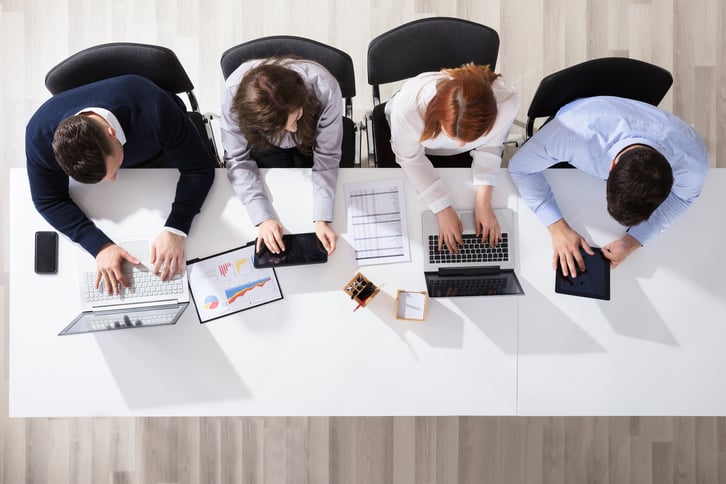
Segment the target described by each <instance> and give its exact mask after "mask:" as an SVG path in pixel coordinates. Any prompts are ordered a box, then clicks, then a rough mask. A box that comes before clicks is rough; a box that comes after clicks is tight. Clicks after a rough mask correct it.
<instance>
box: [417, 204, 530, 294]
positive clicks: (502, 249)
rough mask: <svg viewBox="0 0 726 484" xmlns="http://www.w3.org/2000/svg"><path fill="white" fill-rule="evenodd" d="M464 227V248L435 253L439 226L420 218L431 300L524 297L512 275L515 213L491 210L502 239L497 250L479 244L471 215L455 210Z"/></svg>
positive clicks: (429, 215) (429, 217) (434, 220)
mask: <svg viewBox="0 0 726 484" xmlns="http://www.w3.org/2000/svg"><path fill="white" fill-rule="evenodd" d="M456 213H457V215H458V216H459V218H460V219H461V223H462V226H463V234H462V238H463V239H464V247H460V250H459V254H453V253H451V252H449V251H448V249H447V248H446V247H444V248H442V250H441V251H439V250H438V237H439V224H438V220H437V218H436V215H435V214H434V213H433V212H431V211H429V210H427V211H425V212H423V214H422V223H421V227H422V236H423V239H422V245H421V246H422V247H423V251H424V276H425V278H426V288H427V289H428V292H429V296H430V297H457V296H492V295H503V294H524V291H523V290H522V285H521V284H520V283H519V280H518V279H517V276H516V275H515V273H514V250H513V242H514V241H513V240H512V236H513V234H514V231H513V228H514V212H513V211H512V210H510V209H508V208H501V209H494V214H495V215H496V217H497V220H499V226H500V228H501V232H502V236H501V241H500V242H499V244H498V245H497V246H496V247H490V246H489V244H488V243H487V244H482V243H481V237H477V236H476V230H475V227H476V225H475V221H474V211H473V210H457V211H456Z"/></svg>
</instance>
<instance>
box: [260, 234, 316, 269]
mask: <svg viewBox="0 0 726 484" xmlns="http://www.w3.org/2000/svg"><path fill="white" fill-rule="evenodd" d="M282 242H283V244H285V250H284V251H282V252H280V253H279V254H273V253H272V252H270V250H269V249H268V248H267V246H265V244H262V249H261V250H260V251H259V252H258V253H257V254H255V259H254V266H255V267H280V266H297V265H303V264H322V263H324V262H328V251H326V250H325V247H323V243H322V242H320V240H319V239H318V236H317V235H315V233H314V232H308V233H304V234H285V235H283V236H282ZM256 243H257V242H256V241H255V244H256Z"/></svg>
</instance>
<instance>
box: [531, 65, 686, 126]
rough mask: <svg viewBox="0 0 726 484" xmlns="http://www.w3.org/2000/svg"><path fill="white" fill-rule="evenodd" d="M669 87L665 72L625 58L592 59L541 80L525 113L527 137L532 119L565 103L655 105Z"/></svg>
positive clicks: (532, 123) (667, 75)
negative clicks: (590, 100)
mask: <svg viewBox="0 0 726 484" xmlns="http://www.w3.org/2000/svg"><path fill="white" fill-rule="evenodd" d="M672 84H673V76H671V74H670V72H668V71H667V70H665V69H663V68H661V67H658V66H656V65H653V64H649V63H647V62H643V61H640V60H637V59H629V58H627V57H604V58H601V59H592V60H589V61H585V62H582V63H580V64H577V65H574V66H572V67H568V68H566V69H562V70H561V71H557V72H555V73H553V74H550V75H548V76H547V77H545V78H543V79H542V80H541V81H540V83H539V86H538V87H537V91H535V93H534V97H533V98H532V102H531V104H530V105H529V110H528V111H527V128H526V133H527V138H530V137H531V136H532V134H533V131H534V121H535V119H536V118H542V117H552V116H554V115H555V114H557V111H558V110H559V109H560V108H561V107H562V106H564V105H565V104H567V103H569V102H571V101H574V100H575V99H579V98H583V97H592V96H617V97H624V98H628V99H635V100H638V101H642V102H646V103H648V104H652V105H653V106H657V105H658V103H660V102H661V100H662V99H663V97H664V96H665V95H666V93H667V92H668V89H670V87H671V85H672Z"/></svg>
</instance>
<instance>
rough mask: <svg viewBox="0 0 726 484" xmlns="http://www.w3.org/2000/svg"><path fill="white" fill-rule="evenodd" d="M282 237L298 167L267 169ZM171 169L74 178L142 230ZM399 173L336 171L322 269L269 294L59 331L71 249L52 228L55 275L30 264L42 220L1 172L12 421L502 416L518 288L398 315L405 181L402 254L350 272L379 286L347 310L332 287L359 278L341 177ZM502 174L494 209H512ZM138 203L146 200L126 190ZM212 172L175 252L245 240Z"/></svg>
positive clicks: (304, 206) (300, 203)
mask: <svg viewBox="0 0 726 484" xmlns="http://www.w3.org/2000/svg"><path fill="white" fill-rule="evenodd" d="M264 173H265V182H266V184H267V185H268V188H269V189H270V190H271V193H272V198H273V203H274V205H275V207H276V209H277V210H278V213H279V214H280V216H281V220H282V222H283V224H284V225H285V227H286V229H287V230H288V231H289V232H306V231H311V230H312V223H311V222H310V216H311V215H310V214H311V212H312V208H311V207H312V201H311V196H310V179H309V178H310V173H309V170H269V171H265V172H264ZM177 176H178V173H177V172H176V171H174V170H123V171H122V172H121V173H120V175H119V179H118V180H117V181H116V182H114V183H103V184H100V185H96V186H88V185H76V184H74V185H73V186H72V195H73V197H74V199H75V200H76V201H77V203H78V204H79V205H80V206H81V207H83V208H84V210H85V211H86V213H87V214H88V215H89V216H91V217H92V218H93V219H94V220H95V221H96V223H97V224H98V225H99V226H100V227H101V228H102V229H103V230H104V231H106V233H107V234H109V235H110V236H111V237H112V238H119V239H120V238H121V237H122V236H123V235H125V234H138V233H140V232H153V231H156V230H158V228H159V227H160V226H161V224H162V223H163V221H164V219H165V217H166V215H167V212H168V207H169V206H170V203H171V199H172V197H173V193H174V186H175V183H176V178H177ZM442 176H443V178H444V179H445V181H446V182H447V183H448V184H449V185H450V186H452V187H457V189H456V190H454V194H455V197H456V204H457V206H458V207H462V208H463V207H468V206H471V203H472V200H473V196H474V195H473V193H474V192H473V187H472V186H471V183H470V178H469V177H470V172H469V170H456V169H452V170H444V171H442ZM400 177H402V173H401V172H400V171H399V170H395V169H392V170H383V169H381V170H372V169H371V170H365V169H348V170H342V171H341V174H340V177H339V184H338V196H337V200H336V207H335V223H334V224H333V227H334V229H335V230H336V231H337V232H338V233H339V234H342V237H341V239H340V241H339V247H338V250H337V251H336V253H335V254H334V255H333V256H332V257H331V259H330V260H329V262H328V263H327V264H325V265H319V266H304V267H290V268H282V269H279V270H278V278H279V280H280V285H281V288H282V291H283V294H284V299H283V300H282V301H278V302H274V303H272V304H268V305H265V306H261V307H258V308H254V309H251V310H247V311H244V312H241V313H237V314H235V315H232V316H229V317H227V318H223V319H220V320H216V321H212V322H210V323H208V324H205V325H202V324H199V322H198V319H197V316H196V314H195V311H194V308H192V307H190V308H189V309H187V311H186V312H185V313H184V315H183V316H182V319H181V320H180V321H179V322H178V323H177V324H176V325H175V326H166V327H158V328H142V329H136V330H122V331H111V332H105V333H96V334H84V335H73V336H63V337H59V336H57V333H58V332H59V331H60V330H61V329H62V328H63V327H64V326H65V325H66V324H67V323H68V322H69V321H70V320H71V319H73V318H74V317H75V316H76V314H78V312H79V310H80V304H79V302H78V295H77V282H76V270H75V267H76V260H77V259H76V258H77V256H79V255H80V256H84V257H85V256H86V255H84V253H83V252H82V249H80V248H79V247H78V246H76V245H75V244H73V243H71V242H70V241H68V240H67V239H65V238H64V237H61V240H60V263H59V272H58V274H57V275H52V276H48V275H45V276H40V275H36V274H34V273H33V269H32V261H33V236H34V235H33V234H34V232H35V231H36V230H47V229H49V228H50V227H49V226H48V225H47V223H46V222H45V221H44V220H43V219H42V218H41V217H40V216H39V215H38V214H37V212H36V211H35V209H34V208H33V206H32V202H31V200H30V197H29V190H28V183H27V179H26V174H25V172H24V170H22V169H11V183H10V186H11V194H10V200H11V214H10V226H11V227H13V230H12V233H11V234H10V254H11V257H10V258H11V266H10V274H11V280H10V384H9V388H10V416H12V417H27V416H81V415H409V414H417V415H447V414H451V415H460V414H463V415H483V414H497V415H512V414H514V413H515V412H516V404H517V401H516V397H517V307H518V299H519V297H518V296H501V297H488V298H485V299H480V298H458V299H431V300H430V305H429V311H428V319H427V321H426V322H425V323H415V322H405V321H397V320H396V319H395V318H394V299H395V294H396V290H397V289H399V288H400V289H407V290H424V289H425V284H424V278H423V274H422V262H421V248H420V236H419V234H420V230H421V228H420V226H421V220H420V212H421V211H422V210H423V208H424V207H423V205H422V204H421V203H419V202H418V201H417V200H416V199H415V196H414V193H413V190H412V189H411V187H410V186H408V185H406V205H407V211H408V221H409V234H410V237H411V252H412V261H411V262H408V263H403V264H389V265H378V266H369V267H364V268H362V272H363V273H364V274H366V276H368V277H369V278H370V279H371V280H372V281H374V282H375V283H377V284H378V285H382V294H380V295H379V296H378V297H377V298H376V299H374V300H373V301H372V302H371V303H370V305H369V306H368V308H366V309H360V310H358V311H356V312H355V313H353V308H354V304H353V303H352V301H351V300H350V299H348V298H347V297H346V295H345V293H344V292H343V290H342V289H343V286H344V285H345V283H346V282H347V281H348V280H349V279H350V278H351V277H352V275H353V274H354V273H355V272H356V270H357V267H356V266H355V265H354V264H353V258H352V249H351V246H350V244H349V243H348V242H347V240H346V236H347V234H345V232H346V227H345V225H346V220H345V207H344V198H343V184H344V183H345V182H350V181H362V180H377V179H392V178H400ZM514 193H515V192H514V188H513V187H512V185H511V182H510V181H509V179H508V177H507V176H506V175H504V176H503V180H502V186H501V187H500V189H499V190H497V194H496V196H495V205H496V206H509V207H511V208H513V209H516V207H517V197H516V196H515V195H514ZM140 199H143V203H140V202H139V200H140ZM255 235H256V229H254V227H252V226H251V224H250V222H249V219H248V217H247V215H246V212H245V210H244V208H243V207H242V205H241V203H240V202H239V201H238V200H237V199H236V198H235V196H234V195H233V193H232V190H231V188H230V186H229V184H228V182H227V179H226V175H225V172H224V170H218V171H217V177H216V180H215V184H214V186H213V188H212V191H211V192H210V195H209V197H208V199H207V201H206V202H205V205H204V207H203V209H202V213H201V214H200V215H198V216H197V218H196V219H195V221H194V224H193V226H192V232H191V235H190V237H189V240H188V242H187V255H188V258H193V257H203V256H206V255H211V254H213V253H216V252H219V251H222V250H226V249H230V248H233V247H236V246H239V245H242V243H244V242H246V241H248V240H251V239H253V238H254V237H255Z"/></svg>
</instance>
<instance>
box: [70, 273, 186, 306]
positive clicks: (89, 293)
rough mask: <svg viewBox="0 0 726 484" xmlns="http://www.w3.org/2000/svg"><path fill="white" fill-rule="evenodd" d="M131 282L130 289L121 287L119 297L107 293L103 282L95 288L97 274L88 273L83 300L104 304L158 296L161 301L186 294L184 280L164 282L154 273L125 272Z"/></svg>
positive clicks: (85, 277)
mask: <svg viewBox="0 0 726 484" xmlns="http://www.w3.org/2000/svg"><path fill="white" fill-rule="evenodd" d="M124 275H125V276H126V279H127V280H128V281H129V287H123V286H119V293H118V295H113V294H111V295H109V294H107V293H106V286H105V285H104V284H103V282H101V284H99V286H98V289H96V288H94V287H93V286H94V284H95V283H96V273H95V272H86V273H85V276H84V284H83V298H84V299H85V300H86V302H89V303H104V302H112V301H123V300H124V299H126V298H137V297H145V296H158V297H159V298H160V299H173V298H174V296H177V295H181V294H184V285H183V279H182V278H175V279H172V280H169V281H162V280H161V279H160V278H159V276H156V275H154V272H153V271H131V272H124Z"/></svg>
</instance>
